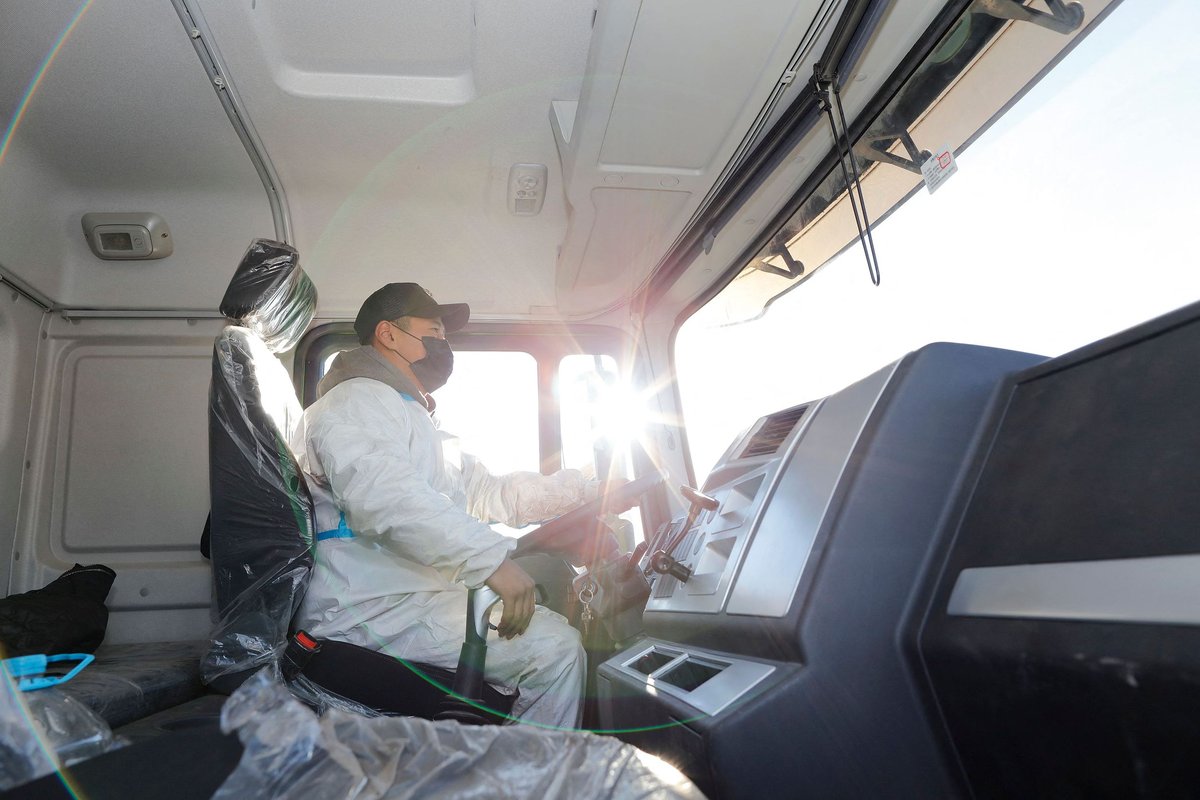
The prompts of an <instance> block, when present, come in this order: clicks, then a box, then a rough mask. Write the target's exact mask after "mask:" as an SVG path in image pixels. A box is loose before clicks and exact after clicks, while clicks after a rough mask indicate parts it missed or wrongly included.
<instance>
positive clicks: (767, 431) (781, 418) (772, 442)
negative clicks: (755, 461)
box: [738, 406, 808, 458]
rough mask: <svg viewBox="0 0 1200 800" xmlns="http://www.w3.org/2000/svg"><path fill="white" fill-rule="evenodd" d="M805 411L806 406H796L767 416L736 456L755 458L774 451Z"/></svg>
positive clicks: (806, 409)
mask: <svg viewBox="0 0 1200 800" xmlns="http://www.w3.org/2000/svg"><path fill="white" fill-rule="evenodd" d="M805 411H808V406H796V407H795V408H789V409H788V410H787V411H780V412H779V413H777V414H772V415H771V416H769V417H767V419H766V422H764V423H763V424H762V427H760V428H759V429H758V432H757V433H755V434H754V435H753V436H751V437H750V443H749V444H747V445H746V449H745V450H743V451H742V454H741V455H739V456H738V458H755V457H756V456H769V455H771V454H772V453H774V452H775V451H776V450H778V449H779V446H780V445H781V444H783V442H784V440H785V439H787V437H788V435H789V434H790V433H791V432H792V430H793V429H794V428H795V427H796V423H798V422H799V421H800V418H801V417H803V416H804V412H805Z"/></svg>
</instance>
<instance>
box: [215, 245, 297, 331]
mask: <svg viewBox="0 0 1200 800" xmlns="http://www.w3.org/2000/svg"><path fill="white" fill-rule="evenodd" d="M316 311H317V289H316V287H315V286H313V283H312V281H311V280H309V278H308V275H306V274H305V273H304V270H302V269H301V268H300V256H299V254H298V253H297V252H296V248H294V247H292V246H291V245H286V244H283V243H282V242H275V241H271V240H270V239H255V240H254V241H253V242H251V243H250V247H248V248H247V249H246V254H245V255H244V256H242V261H241V263H240V264H238V267H237V271H236V272H234V273H233V280H231V281H230V282H229V288H228V289H226V290H225V297H223V298H222V299H221V313H222V314H224V315H225V316H226V317H228V318H229V319H230V320H232V321H233V322H234V323H236V324H238V325H241V326H243V327H245V328H249V329H250V330H251V331H252V332H253V333H254V334H256V335H257V336H258V337H259V338H260V339H262V340H263V342H264V343H265V344H266V345H267V349H269V350H270V351H271V352H272V353H282V352H283V351H285V350H289V349H291V348H292V347H294V346H295V345H296V343H297V342H299V341H300V337H301V336H303V335H304V331H305V330H307V329H308V324H309V323H310V322H312V318H313V315H314V314H315V313H316Z"/></svg>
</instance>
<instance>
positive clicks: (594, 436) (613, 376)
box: [558, 354, 645, 551]
mask: <svg viewBox="0 0 1200 800" xmlns="http://www.w3.org/2000/svg"><path fill="white" fill-rule="evenodd" d="M558 402H559V408H560V413H561V415H562V453H563V464H564V465H565V466H568V467H575V468H582V469H594V470H595V473H596V475H597V477H599V478H601V479H605V480H612V479H617V478H632V477H634V474H633V456H632V452H631V451H632V448H633V447H634V446H635V444H636V442H637V441H638V438H639V437H640V436H641V435H642V432H643V431H642V429H643V427H644V425H645V417H644V413H643V409H642V407H641V404H640V403H639V402H638V398H637V395H636V393H635V392H634V391H633V390H632V389H631V388H630V387H629V385H628V383H626V382H625V381H624V380H622V379H621V376H620V374H619V373H618V371H617V363H616V361H615V360H614V359H613V357H612V356H607V355H604V356H599V355H595V356H594V355H586V354H572V355H569V356H565V357H564V358H563V359H562V360H561V361H560V362H559V366H558ZM621 519H623V520H626V521H627V522H628V523H629V526H628V528H627V529H626V531H625V532H624V533H623V534H622V533H618V538H619V539H624V541H621V548H622V550H626V551H627V550H632V549H633V547H634V545H635V544H637V542H640V541H641V540H642V538H643V532H642V518H641V514H640V512H638V511H637V509H634V510H632V511H627V512H626V513H624V514H622V515H621Z"/></svg>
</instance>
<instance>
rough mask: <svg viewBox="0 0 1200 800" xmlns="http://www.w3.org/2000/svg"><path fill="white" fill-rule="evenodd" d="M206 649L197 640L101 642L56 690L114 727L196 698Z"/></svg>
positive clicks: (200, 688) (202, 643) (199, 692)
mask: <svg viewBox="0 0 1200 800" xmlns="http://www.w3.org/2000/svg"><path fill="white" fill-rule="evenodd" d="M204 647H205V643H204V642H201V641H195V642H151V643H142V644H105V645H101V646H100V648H99V649H98V650H97V651H96V660H95V661H93V662H92V663H91V664H89V665H88V667H87V669H85V670H83V671H82V672H80V673H79V674H78V675H77V676H75V678H73V679H72V680H70V681H68V682H66V683H64V684H62V685H61V686H59V687H58V691H60V692H63V693H65V694H68V695H70V696H71V697H74V698H75V699H76V700H79V701H80V702H82V703H83V704H84V705H85V706H87V707H88V708H90V709H91V710H92V711H95V712H96V713H97V714H99V715H100V716H101V717H102V718H103V719H104V721H105V722H107V723H108V724H109V726H110V727H113V728H117V727H120V726H121V725H124V724H126V723H129V722H133V721H134V720H139V719H142V718H143V717H148V716H150V715H151V714H154V713H156V712H158V711H163V710H165V709H168V708H173V707H175V706H178V705H180V704H181V703H186V702H187V701H189V700H191V699H193V698H195V697H199V696H200V695H201V694H202V693H203V692H204V686H203V684H201V682H200V670H199V669H198V666H197V660H198V658H199V656H200V654H201V653H202V652H203V650H204Z"/></svg>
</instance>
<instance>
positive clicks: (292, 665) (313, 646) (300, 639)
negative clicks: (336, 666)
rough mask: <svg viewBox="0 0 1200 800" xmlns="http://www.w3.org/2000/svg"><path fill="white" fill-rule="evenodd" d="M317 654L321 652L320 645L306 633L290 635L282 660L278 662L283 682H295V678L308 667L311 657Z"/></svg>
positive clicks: (298, 632) (299, 632)
mask: <svg viewBox="0 0 1200 800" xmlns="http://www.w3.org/2000/svg"><path fill="white" fill-rule="evenodd" d="M319 652H321V643H320V642H318V641H317V640H316V639H314V638H313V637H312V636H309V635H308V633H307V632H306V631H296V632H295V633H294V634H292V636H291V638H290V639H288V644H287V647H286V648H285V649H284V651H283V658H281V659H280V660H279V671H280V672H282V673H283V678H284V680H287V681H293V680H295V679H296V676H297V675H299V674H300V673H301V672H303V671H304V668H305V667H307V666H308V662H309V661H310V660H311V659H312V657H313V656H315V655H316V654H317V653H319Z"/></svg>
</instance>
